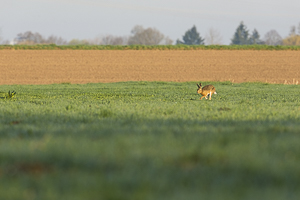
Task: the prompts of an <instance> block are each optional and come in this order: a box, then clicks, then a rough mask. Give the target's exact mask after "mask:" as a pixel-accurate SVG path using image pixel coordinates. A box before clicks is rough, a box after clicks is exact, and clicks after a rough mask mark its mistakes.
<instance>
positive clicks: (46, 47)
mask: <svg viewBox="0 0 300 200" xmlns="http://www.w3.org/2000/svg"><path fill="white" fill-rule="evenodd" d="M2 49H15V50H18V49H22V50H25V49H26V50H67V49H71V50H295V51H299V50H300V46H280V45H278V46H268V45H55V44H50V45H44V44H37V45H0V50H2Z"/></svg>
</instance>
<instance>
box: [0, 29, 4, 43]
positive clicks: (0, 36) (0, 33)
mask: <svg viewBox="0 0 300 200" xmlns="http://www.w3.org/2000/svg"><path fill="white" fill-rule="evenodd" d="M2 40H3V38H2V30H1V28H0V44H1V42H2Z"/></svg>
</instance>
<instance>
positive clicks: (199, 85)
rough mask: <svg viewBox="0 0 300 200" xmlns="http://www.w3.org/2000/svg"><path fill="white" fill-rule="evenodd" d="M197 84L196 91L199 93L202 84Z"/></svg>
mask: <svg viewBox="0 0 300 200" xmlns="http://www.w3.org/2000/svg"><path fill="white" fill-rule="evenodd" d="M197 86H198V89H197V93H198V94H201V92H202V88H201V86H202V84H201V83H200V84H197Z"/></svg>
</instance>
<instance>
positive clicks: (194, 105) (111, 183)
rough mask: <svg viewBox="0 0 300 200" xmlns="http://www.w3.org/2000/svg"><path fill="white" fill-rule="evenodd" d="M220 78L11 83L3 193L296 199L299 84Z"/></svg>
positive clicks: (0, 150)
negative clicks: (206, 91)
mask: <svg viewBox="0 0 300 200" xmlns="http://www.w3.org/2000/svg"><path fill="white" fill-rule="evenodd" d="M203 84H207V83H203ZM212 84H214V86H215V87H216V88H217V93H218V94H217V95H213V96H212V100H211V101H209V100H205V99H203V100H201V101H200V100H199V98H200V96H199V95H198V94H197V93H196V89H197V86H196V82H184V83H175V82H119V83H97V84H96V83H95V84H92V83H89V84H69V83H64V84H52V85H2V86H1V87H0V143H1V145H0V176H1V179H0V199H7V200H10V199H24V200H25V199H30V200H32V199H44V200H47V199H49V200H50V199H64V200H68V199H70V200H71V199H72V200H76V199H109V200H110V199H130V200H134V199H156V200H159V199H180V200H181V199H214V200H219V199H220V200H221V199H222V200H226V199H228V200H229V199H231V200H232V199H257V200H259V199H272V200H276V199H298V198H299V196H300V190H299V189H300V178H299V177H300V159H299V158H300V140H299V130H300V123H299V120H300V100H299V94H300V92H299V86H298V85H279V84H265V83H234V84H233V83H231V82H213V83H212ZM12 90H14V91H16V95H15V96H14V97H12V98H9V97H8V94H7V92H8V91H12ZM287 91H288V92H287Z"/></svg>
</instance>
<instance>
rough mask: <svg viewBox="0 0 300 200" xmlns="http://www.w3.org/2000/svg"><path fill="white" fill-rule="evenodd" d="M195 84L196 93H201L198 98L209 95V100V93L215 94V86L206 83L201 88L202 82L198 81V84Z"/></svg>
mask: <svg viewBox="0 0 300 200" xmlns="http://www.w3.org/2000/svg"><path fill="white" fill-rule="evenodd" d="M197 86H198V89H197V93H198V94H201V95H202V97H201V98H200V100H202V98H203V97H205V99H207V97H209V100H211V95H212V94H217V93H216V88H215V87H214V86H213V85H206V86H204V87H203V88H201V86H202V84H201V83H200V84H199V85H198V84H197Z"/></svg>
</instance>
